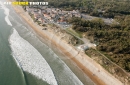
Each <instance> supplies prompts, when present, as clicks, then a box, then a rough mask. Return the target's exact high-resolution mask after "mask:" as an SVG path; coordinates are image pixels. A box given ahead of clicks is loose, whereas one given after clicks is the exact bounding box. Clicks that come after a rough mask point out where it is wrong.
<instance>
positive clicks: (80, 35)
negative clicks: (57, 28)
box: [66, 28, 82, 38]
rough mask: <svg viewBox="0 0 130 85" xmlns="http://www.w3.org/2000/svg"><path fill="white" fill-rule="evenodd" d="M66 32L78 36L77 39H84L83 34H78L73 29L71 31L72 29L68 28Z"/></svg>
mask: <svg viewBox="0 0 130 85" xmlns="http://www.w3.org/2000/svg"><path fill="white" fill-rule="evenodd" d="M66 31H67V32H69V33H71V34H73V35H74V36H77V37H79V38H82V33H81V32H80V33H79V32H76V31H74V30H72V29H70V28H67V29H66Z"/></svg>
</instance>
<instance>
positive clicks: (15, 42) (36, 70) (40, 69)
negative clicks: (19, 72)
mask: <svg viewBox="0 0 130 85" xmlns="http://www.w3.org/2000/svg"><path fill="white" fill-rule="evenodd" d="M9 42H10V46H11V49H12V51H13V56H14V58H15V60H16V62H17V64H18V66H19V67H20V68H22V69H23V71H26V72H28V73H31V74H32V75H35V76H36V77H37V78H39V79H42V80H43V81H46V82H47V83H48V84H50V85H57V81H56V79H55V77H54V74H53V72H52V70H51V68H50V66H49V65H48V63H47V62H46V60H45V59H44V58H43V57H42V55H41V54H40V53H39V52H38V51H37V50H36V49H35V48H34V47H33V46H32V45H31V44H30V43H29V42H27V41H26V40H24V39H23V38H22V37H20V36H19V34H18V32H17V31H16V30H15V29H14V30H13V33H12V35H11V36H10V38H9Z"/></svg>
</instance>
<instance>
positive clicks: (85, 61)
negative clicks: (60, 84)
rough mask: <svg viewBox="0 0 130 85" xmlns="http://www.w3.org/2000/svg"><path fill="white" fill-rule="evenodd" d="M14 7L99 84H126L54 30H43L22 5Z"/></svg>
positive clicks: (43, 36)
mask: <svg viewBox="0 0 130 85" xmlns="http://www.w3.org/2000/svg"><path fill="white" fill-rule="evenodd" d="M13 8H14V9H15V11H16V13H18V14H19V15H20V16H21V17H22V18H23V19H24V20H25V21H26V23H27V24H28V25H30V27H31V28H32V29H33V30H34V31H35V32H36V33H37V34H38V35H39V36H40V37H42V38H43V39H46V40H51V44H52V45H55V46H56V47H57V49H60V50H61V51H62V52H63V54H65V56H66V57H68V58H69V59H71V60H72V61H74V63H75V64H76V65H77V66H78V67H79V68H81V69H82V71H83V72H84V73H85V74H86V75H87V76H89V78H90V79H91V80H92V81H94V82H95V83H96V84H97V85H124V84H123V83H122V82H120V81H119V80H118V79H116V78H115V77H114V76H112V75H111V74H110V73H108V72H107V71H106V70H105V69H104V68H103V67H101V66H100V65H99V64H98V63H96V62H95V61H94V60H92V59H91V58H90V57H88V56H87V55H86V54H84V53H83V52H78V51H77V50H76V49H75V48H73V47H72V46H71V45H70V44H68V43H66V42H65V41H64V40H61V36H57V35H55V33H54V32H52V31H49V30H42V27H41V26H39V25H37V24H36V23H34V22H33V20H32V19H31V17H30V16H29V15H28V13H27V12H24V10H23V9H22V7H20V6H13ZM52 37H53V38H52ZM59 40H61V41H60V43H58V41H59ZM68 48H70V49H71V51H70V50H68ZM75 55H76V56H75Z"/></svg>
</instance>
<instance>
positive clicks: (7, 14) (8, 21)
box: [0, 1, 12, 26]
mask: <svg viewBox="0 0 130 85" xmlns="http://www.w3.org/2000/svg"><path fill="white" fill-rule="evenodd" d="M0 5H1V7H0V8H2V9H4V14H5V15H6V16H5V21H6V22H7V24H8V25H10V26H12V24H11V22H10V20H9V9H8V8H7V7H6V6H5V5H4V4H3V3H2V2H1V1H0Z"/></svg>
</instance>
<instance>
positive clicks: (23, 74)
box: [0, 6, 94, 85]
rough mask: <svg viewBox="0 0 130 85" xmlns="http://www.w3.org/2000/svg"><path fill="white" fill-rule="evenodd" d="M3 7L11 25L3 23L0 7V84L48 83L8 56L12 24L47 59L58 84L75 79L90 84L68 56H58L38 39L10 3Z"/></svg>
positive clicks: (72, 83)
mask: <svg viewBox="0 0 130 85" xmlns="http://www.w3.org/2000/svg"><path fill="white" fill-rule="evenodd" d="M7 8H8V9H9V10H10V13H9V20H10V22H11V24H12V26H10V25H8V24H7V21H5V16H6V15H5V14H4V10H3V9H0V13H1V14H0V25H1V26H0V85H49V84H48V83H47V82H45V81H43V80H42V79H38V78H37V76H36V75H34V74H30V73H28V72H27V71H23V70H22V69H21V68H19V66H18V65H17V63H16V61H15V60H14V58H13V57H14V56H12V50H11V48H10V43H9V37H10V35H12V32H13V28H14V29H16V30H17V32H18V33H19V35H20V36H21V37H22V38H23V39H24V40H26V41H28V42H29V43H30V44H31V45H32V46H33V47H34V48H35V49H36V50H37V51H38V52H39V53H40V54H41V55H42V56H43V58H44V59H45V60H46V61H47V63H48V64H49V66H50V67H51V69H52V71H53V73H54V76H55V78H56V81H57V83H58V85H79V82H82V83H83V84H84V85H93V84H94V83H93V82H92V81H91V80H90V79H89V78H88V77H87V76H86V75H85V74H84V73H82V71H81V70H80V69H79V68H78V67H77V66H76V65H75V64H74V63H72V62H71V61H70V60H67V61H64V60H62V59H60V58H61V57H62V56H63V55H62V54H60V53H58V51H56V49H53V50H54V51H55V52H56V53H54V51H52V49H50V48H49V47H48V46H47V45H46V44H44V40H43V41H42V42H41V40H40V39H39V37H38V35H36V34H35V32H34V31H33V30H32V29H31V28H30V27H29V26H28V25H27V24H26V23H24V20H22V19H21V18H20V17H19V16H18V15H17V14H16V13H15V12H14V10H13V9H12V8H11V6H7ZM25 44H26V43H25ZM64 62H66V63H64ZM66 64H67V65H69V67H70V68H69V67H68V66H67V65H66ZM39 65H40V64H39Z"/></svg>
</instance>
